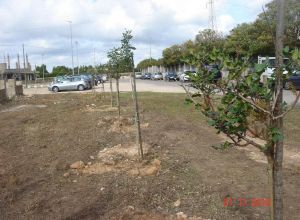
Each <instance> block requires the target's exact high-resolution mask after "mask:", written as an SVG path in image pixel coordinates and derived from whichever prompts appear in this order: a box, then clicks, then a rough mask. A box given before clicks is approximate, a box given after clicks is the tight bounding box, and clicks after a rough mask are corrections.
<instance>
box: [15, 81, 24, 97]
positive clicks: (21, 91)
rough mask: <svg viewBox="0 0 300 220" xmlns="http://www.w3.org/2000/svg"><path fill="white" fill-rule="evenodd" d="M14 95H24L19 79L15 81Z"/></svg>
mask: <svg viewBox="0 0 300 220" xmlns="http://www.w3.org/2000/svg"><path fill="white" fill-rule="evenodd" d="M16 95H17V96H19V95H24V93H23V85H22V82H21V81H16Z"/></svg>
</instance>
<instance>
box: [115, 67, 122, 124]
mask: <svg viewBox="0 0 300 220" xmlns="http://www.w3.org/2000/svg"><path fill="white" fill-rule="evenodd" d="M116 87H117V106H118V117H119V120H120V117H121V108H120V90H119V74H118V73H117V77H116Z"/></svg>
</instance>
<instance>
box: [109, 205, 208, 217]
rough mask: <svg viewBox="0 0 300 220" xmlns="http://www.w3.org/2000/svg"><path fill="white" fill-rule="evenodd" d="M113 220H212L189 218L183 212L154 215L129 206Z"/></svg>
mask: <svg viewBox="0 0 300 220" xmlns="http://www.w3.org/2000/svg"><path fill="white" fill-rule="evenodd" d="M111 219H112V220H120V219H132V220H141V219H143V220H210V219H204V218H201V217H196V216H193V217H188V216H187V215H186V214H184V213H183V212H178V213H176V215H169V214H160V213H152V212H148V211H145V210H138V209H136V208H135V207H133V206H127V207H126V208H124V211H123V213H121V214H119V215H118V216H116V217H112V218H111Z"/></svg>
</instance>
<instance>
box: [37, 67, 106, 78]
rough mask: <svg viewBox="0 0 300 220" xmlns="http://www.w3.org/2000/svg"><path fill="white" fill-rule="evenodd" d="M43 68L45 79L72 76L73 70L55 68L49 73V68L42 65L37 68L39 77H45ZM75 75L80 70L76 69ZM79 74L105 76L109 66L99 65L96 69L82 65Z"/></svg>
mask: <svg viewBox="0 0 300 220" xmlns="http://www.w3.org/2000/svg"><path fill="white" fill-rule="evenodd" d="M43 68H44V73H45V77H56V76H64V75H72V68H69V67H66V66H54V67H53V68H52V72H51V73H49V71H48V70H47V66H46V65H45V64H42V65H41V66H36V68H35V72H36V74H37V75H38V77H43ZM74 73H75V74H77V73H78V68H77V67H75V68H74ZM79 73H91V74H103V73H108V66H107V64H99V65H96V67H94V66H92V65H88V66H86V65H82V66H80V67H79Z"/></svg>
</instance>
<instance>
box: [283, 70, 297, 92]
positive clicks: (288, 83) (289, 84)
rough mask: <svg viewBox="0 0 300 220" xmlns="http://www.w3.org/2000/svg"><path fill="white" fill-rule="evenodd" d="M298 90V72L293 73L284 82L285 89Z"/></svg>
mask: <svg viewBox="0 0 300 220" xmlns="http://www.w3.org/2000/svg"><path fill="white" fill-rule="evenodd" d="M293 87H295V89H300V71H295V72H294V73H293V74H292V75H291V76H290V77H288V78H287V79H286V80H285V82H284V88H285V89H292V88H293Z"/></svg>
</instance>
